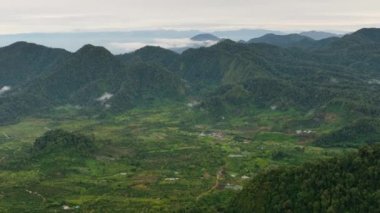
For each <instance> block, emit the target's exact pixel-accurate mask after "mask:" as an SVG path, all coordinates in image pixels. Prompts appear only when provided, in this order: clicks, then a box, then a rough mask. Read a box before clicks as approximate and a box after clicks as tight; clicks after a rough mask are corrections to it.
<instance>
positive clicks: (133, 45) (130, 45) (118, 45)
mask: <svg viewBox="0 0 380 213" xmlns="http://www.w3.org/2000/svg"><path fill="white" fill-rule="evenodd" d="M216 43H217V42H216V41H194V40H191V39H190V38H183V39H154V40H153V41H151V42H113V43H110V44H109V45H107V47H109V48H110V49H113V50H115V51H116V52H120V53H124V52H132V51H135V50H137V49H140V48H142V47H145V46H158V47H162V48H165V49H177V48H186V47H193V48H196V47H203V46H211V45H214V44H216Z"/></svg>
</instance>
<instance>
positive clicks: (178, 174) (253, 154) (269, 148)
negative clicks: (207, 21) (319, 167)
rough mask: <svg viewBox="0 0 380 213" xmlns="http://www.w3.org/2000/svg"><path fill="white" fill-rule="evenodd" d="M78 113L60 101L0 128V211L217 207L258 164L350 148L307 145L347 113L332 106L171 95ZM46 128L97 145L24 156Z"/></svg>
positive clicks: (316, 156)
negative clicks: (216, 103)
mask: <svg viewBox="0 0 380 213" xmlns="http://www.w3.org/2000/svg"><path fill="white" fill-rule="evenodd" d="M85 114H86V113H83V112H82V111H81V109H80V108H77V107H73V106H62V107H58V108H55V109H54V110H52V111H51V112H49V113H45V114H44V115H43V116H34V117H28V118H25V119H23V120H21V121H19V122H18V123H14V124H12V125H7V126H1V127H0V211H12V212H17V211H18V212H22V211H27V210H30V209H33V210H35V211H36V212H38V211H42V210H45V211H46V210H49V211H52V212H54V211H63V210H65V209H66V210H68V211H74V212H75V211H77V212H88V211H96V212H107V209H108V210H109V209H113V212H118V211H119V212H125V211H130V212H133V211H136V212H157V211H181V210H183V211H185V210H188V211H191V210H193V211H195V210H194V209H195V208H198V209H202V208H205V209H204V210H206V209H207V211H217V210H218V208H224V205H227V204H228V201H229V199H231V198H232V197H233V195H234V194H235V193H237V192H239V191H240V190H241V189H242V188H243V186H244V184H245V183H247V182H248V181H249V180H250V179H252V177H254V176H255V175H256V174H257V173H258V172H260V171H264V170H269V169H271V168H275V167H278V166H293V165H299V164H302V163H304V162H308V161H313V160H315V159H322V158H331V157H333V156H337V155H340V154H342V153H347V152H351V151H352V150H353V149H351V148H321V147H316V146H313V145H312V144H311V142H312V141H313V140H314V139H315V138H316V137H318V136H319V135H321V134H323V133H326V132H329V131H331V130H333V129H335V128H337V127H338V126H339V125H340V123H341V122H344V119H346V118H345V117H344V115H341V114H339V113H335V112H334V110H333V109H332V110H330V111H329V112H323V113H314V112H308V113H301V112H299V111H298V112H297V111H296V110H291V109H289V110H286V111H281V110H278V109H275V108H274V107H272V108H269V109H258V108H252V109H251V110H250V111H249V112H248V113H247V115H245V116H240V117H239V116H231V117H228V116H226V117H224V116H220V117H219V116H218V117H212V116H210V115H208V114H207V113H206V112H205V111H202V109H199V108H195V107H193V106H191V105H189V104H187V105H186V104H184V103H182V102H175V103H165V104H162V103H160V104H157V105H152V106H149V107H144V108H136V109H132V110H130V111H128V112H126V113H122V114H117V115H114V114H102V115H101V116H96V117H94V116H85ZM317 118H318V119H317ZM321 120H323V121H321ZM54 129H62V130H65V131H68V132H78V133H81V134H84V135H87V136H89V137H90V138H92V139H94V141H95V145H96V151H95V152H94V153H92V154H89V155H81V154H78V153H76V152H75V151H72V150H70V149H65V147H63V148H61V150H57V151H55V152H52V153H49V154H47V155H39V156H37V157H33V152H32V151H31V149H32V147H33V143H34V141H35V140H36V139H37V138H38V137H40V136H42V135H43V134H44V133H45V132H47V131H49V130H54ZM210 204H212V205H210ZM210 206H211V207H210Z"/></svg>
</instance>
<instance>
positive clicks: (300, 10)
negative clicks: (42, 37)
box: [0, 0, 380, 34]
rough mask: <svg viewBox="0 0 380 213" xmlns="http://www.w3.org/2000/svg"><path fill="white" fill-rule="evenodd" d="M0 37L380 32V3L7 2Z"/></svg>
mask: <svg viewBox="0 0 380 213" xmlns="http://www.w3.org/2000/svg"><path fill="white" fill-rule="evenodd" d="M0 3H1V5H2V6H1V9H0V32H1V34H10V33H29V32H72V31H108V30H112V31H114V30H136V29H140V30H141V29H162V28H165V29H177V30H178V29H182V30H183V29H198V30H216V29H240V28H265V29H276V30H311V29H313V30H335V31H353V30H356V29H358V28H361V27H378V26H380V1H378V0H363V1H357V0H321V1H314V0H284V1H278V0H276V1H275V0H234V1H230V0H206V1H204V0H203V1H202V0H192V1H187V0H160V1H156V0H108V1H105V0H81V1H78V0H65V1H63V0H49V1H46V0H33V1H24V0H13V1H5V0H1V1H0Z"/></svg>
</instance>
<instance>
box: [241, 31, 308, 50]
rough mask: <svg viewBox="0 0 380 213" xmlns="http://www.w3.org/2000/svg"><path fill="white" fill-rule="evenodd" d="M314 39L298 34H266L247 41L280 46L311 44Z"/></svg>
mask: <svg viewBox="0 0 380 213" xmlns="http://www.w3.org/2000/svg"><path fill="white" fill-rule="evenodd" d="M314 42H315V40H313V39H312V38H310V37H307V36H304V35H300V34H289V35H275V34H267V35H264V36H262V37H260V38H254V39H251V40H249V41H248V43H266V44H272V45H275V46H280V47H305V46H312V45H313V43H314Z"/></svg>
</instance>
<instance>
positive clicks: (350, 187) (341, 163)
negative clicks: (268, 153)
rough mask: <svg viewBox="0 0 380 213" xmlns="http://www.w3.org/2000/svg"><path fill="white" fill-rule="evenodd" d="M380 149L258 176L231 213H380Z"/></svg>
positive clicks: (237, 199) (245, 190)
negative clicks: (379, 180) (379, 175)
mask: <svg viewBox="0 0 380 213" xmlns="http://www.w3.org/2000/svg"><path fill="white" fill-rule="evenodd" d="M379 170H380V147H379V146H378V145H376V146H368V147H365V148H362V149H360V150H359V152H358V153H355V154H350V155H347V156H341V157H337V158H334V159H331V160H326V161H319V162H314V163H308V164H305V165H303V166H300V167H296V168H278V169H274V170H271V171H267V172H265V173H262V174H259V175H257V176H256V177H255V178H254V180H253V181H251V182H250V183H249V184H248V185H247V186H246V188H245V189H244V190H243V191H242V192H241V193H239V195H238V196H237V197H236V198H235V199H234V200H233V201H232V203H231V206H230V209H229V212H378V211H379V208H380V202H379V201H380V200H379V182H378V174H379Z"/></svg>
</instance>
